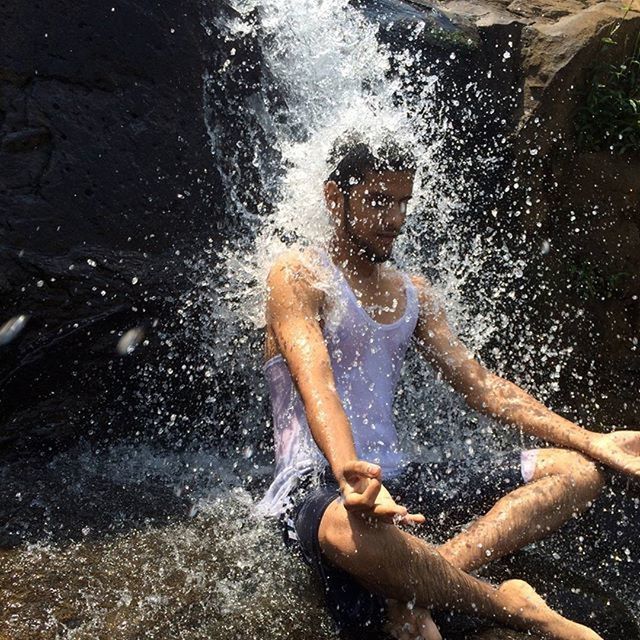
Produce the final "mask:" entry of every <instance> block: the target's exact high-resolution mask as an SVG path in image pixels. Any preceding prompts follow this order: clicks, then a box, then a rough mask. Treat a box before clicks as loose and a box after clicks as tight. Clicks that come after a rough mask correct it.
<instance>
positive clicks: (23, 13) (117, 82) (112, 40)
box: [0, 1, 222, 450]
mask: <svg viewBox="0 0 640 640" xmlns="http://www.w3.org/2000/svg"><path fill="white" fill-rule="evenodd" d="M199 11H200V5H199V3H196V2H192V3H181V4H180V5H179V6H178V5H176V4H175V3H170V2H152V3H146V4H145V5H144V6H142V5H140V4H138V3H135V2H126V1H124V2H118V3H115V4H113V5H109V6H106V5H104V6H98V5H96V4H95V3H94V4H92V3H90V2H82V1H76V2H71V3H67V4H66V5H65V7H64V10H63V9H62V8H59V9H53V8H51V7H49V6H47V5H46V4H45V3H35V4H31V5H29V6H28V7H27V6H26V5H24V4H23V3H21V2H8V3H4V4H3V6H2V8H1V9H0V29H1V31H2V41H3V47H2V52H1V53H0V114H1V117H0V208H1V209H2V217H1V220H0V291H1V293H2V299H3V310H2V319H0V324H2V323H4V322H5V321H6V320H9V319H10V318H12V317H14V316H16V315H19V314H24V315H27V316H28V318H29V319H28V322H27V324H26V327H25V328H24V330H23V331H22V333H21V334H20V335H19V336H18V337H16V339H14V340H13V341H12V342H11V343H10V344H8V345H5V346H3V347H2V357H1V358H0V380H2V395H3V398H2V404H1V408H0V422H1V423H2V427H1V428H0V442H3V443H4V445H5V446H6V447H10V448H12V449H14V450H15V449H16V447H17V448H24V447H27V448H28V447H29V446H30V445H37V444H38V443H42V442H49V443H51V442H58V441H64V440H65V439H67V440H68V439H69V438H73V437H74V436H75V435H77V434H78V433H80V432H85V433H86V429H83V428H82V427H81V426H80V425H81V424H82V423H85V424H86V419H87V417H88V416H90V415H91V414H95V415H96V416H97V415H99V414H100V413H102V412H104V411H105V410H108V409H109V407H111V408H112V409H113V408H114V407H115V405H116V402H115V398H116V397H117V394H118V391H121V390H122V387H123V386H126V380H127V377H128V373H129V372H130V371H131V369H130V368H129V366H128V365H125V364H124V363H122V362H120V361H119V359H118V357H117V354H116V351H115V347H116V344H117V341H118V338H119V337H120V335H121V334H122V333H123V332H125V331H126V330H128V329H130V328H132V327H135V326H138V325H145V326H147V328H148V329H150V324H151V323H152V322H153V320H154V319H156V318H158V317H163V316H165V315H166V314H171V303H170V301H169V302H167V299H168V298H170V296H171V295H173V294H175V293H176V292H177V291H180V290H181V288H182V287H184V286H185V284H184V281H183V280H182V278H181V276H182V273H181V271H182V262H183V257H182V256H183V255H184V253H183V254H182V255H180V249H181V248H182V249H183V250H184V247H185V245H187V246H189V247H191V246H192V245H193V244H194V243H198V242H200V241H206V238H207V237H209V236H212V237H214V238H215V237H217V236H218V235H219V234H218V230H217V225H218V224H219V223H220V220H221V217H222V213H221V211H220V210H219V209H218V207H217V205H216V197H215V194H216V193H217V192H218V191H217V190H218V189H219V184H218V181H217V176H216V174H215V171H214V170H213V168H212V166H211V155H210V149H209V146H208V134H207V131H206V128H205V123H204V120H203V117H202V82H203V81H202V75H203V72H204V69H205V65H206V62H205V60H206V55H205V54H204V53H203V51H205V50H206V49H207V38H208V37H207V35H206V33H205V32H204V30H203V28H202V25H201V24H200V12H199ZM176 252H177V253H176ZM138 357H139V359H142V360H144V359H145V356H143V355H141V354H139V355H138ZM118 380H120V382H118ZM118 387H119V390H118V391H116V392H115V394H114V388H115V389H117V388H118ZM89 390H91V391H90V392H89ZM80 413H82V416H80V415H79V414H80ZM98 420H99V419H98ZM102 427H104V428H107V427H106V426H105V424H104V423H103V424H102ZM97 428H98V429H99V427H97Z"/></svg>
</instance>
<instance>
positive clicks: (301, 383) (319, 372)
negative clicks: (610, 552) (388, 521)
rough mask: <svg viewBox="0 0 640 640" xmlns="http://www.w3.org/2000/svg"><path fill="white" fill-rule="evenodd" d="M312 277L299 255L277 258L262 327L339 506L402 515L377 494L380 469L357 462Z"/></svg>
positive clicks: (319, 294) (401, 510) (403, 511)
mask: <svg viewBox="0 0 640 640" xmlns="http://www.w3.org/2000/svg"><path fill="white" fill-rule="evenodd" d="M315 279H316V276H315V275H314V274H313V272H312V271H311V269H310V267H309V266H308V265H306V264H305V263H304V260H303V258H302V257H301V256H300V255H299V254H297V253H294V252H289V253H286V254H284V255H283V256H281V257H280V258H279V259H278V260H277V261H276V263H275V264H274V265H273V267H272V268H271V271H270V272H269V277H268V280H267V285H268V299H267V325H268V326H269V328H270V329H271V330H272V332H273V334H274V336H275V339H276V343H277V345H278V348H279V351H280V353H281V354H282V356H283V357H284V359H285V361H286V362H287V365H288V367H289V371H290V372H291V375H292V377H293V380H294V382H295V384H296V386H297V388H298V392H299V393H300V397H301V398H302V402H303V404H304V408H305V413H306V416H307V422H308V424H309V428H310V430H311V434H312V436H313V438H314V440H315V442H316V444H317V445H318V447H319V448H320V450H321V451H322V453H323V454H324V455H325V457H326V459H327V461H328V462H329V465H330V467H331V470H332V472H333V475H334V476H335V478H336V480H337V481H338V484H339V486H340V489H341V491H342V495H343V500H344V504H345V507H346V508H347V509H350V510H354V511H364V512H368V513H370V514H371V515H375V516H378V517H382V518H390V517H393V516H394V515H399V516H402V517H404V516H406V515H407V511H406V509H404V508H403V507H400V506H398V505H396V504H395V502H393V500H391V499H390V496H389V497H388V498H387V496H388V494H387V493H386V491H382V494H381V483H380V473H381V470H380V467H379V466H378V465H375V464H372V463H368V462H365V461H363V460H358V457H357V453H356V449H355V445H354V441H353V433H352V431H351V424H350V423H349V419H348V417H347V415H346V413H345V411H344V408H343V406H342V402H341V400H340V396H339V395H338V393H337V391H336V386H335V380H334V376H333V370H332V368H331V360H330V357H329V352H328V350H327V346H326V343H325V341H324V336H323V335H322V330H321V327H320V309H321V305H322V295H323V294H322V292H321V291H320V289H319V288H317V287H315V286H314V283H315ZM417 521H419V519H418V520H417Z"/></svg>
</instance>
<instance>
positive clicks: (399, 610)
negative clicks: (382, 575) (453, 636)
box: [385, 600, 442, 640]
mask: <svg viewBox="0 0 640 640" xmlns="http://www.w3.org/2000/svg"><path fill="white" fill-rule="evenodd" d="M387 617H388V618H389V622H388V623H387V625H386V627H385V630H386V631H387V632H388V633H390V634H391V635H392V636H393V637H394V638H397V640H414V639H415V638H421V639H422V640H442V636H441V635H440V632H439V631H438V627H436V624H435V622H434V621H433V619H432V618H431V612H430V611H429V610H428V609H422V608H420V607H411V605H408V604H405V603H404V602H399V601H398V600H387Z"/></svg>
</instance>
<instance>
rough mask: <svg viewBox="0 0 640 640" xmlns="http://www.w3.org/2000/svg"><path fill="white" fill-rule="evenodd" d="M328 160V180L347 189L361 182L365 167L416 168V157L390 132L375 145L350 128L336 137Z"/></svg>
mask: <svg viewBox="0 0 640 640" xmlns="http://www.w3.org/2000/svg"><path fill="white" fill-rule="evenodd" d="M327 163H328V165H329V167H330V168H331V172H330V173H329V176H328V177H327V180H326V181H327V182H335V183H336V184H337V185H338V187H340V191H342V192H343V193H348V192H349V189H351V187H353V186H355V185H356V184H358V183H360V182H362V181H363V180H364V178H365V176H366V174H367V172H368V171H376V172H377V171H412V172H413V171H415V170H416V158H415V156H414V155H413V153H412V152H411V150H410V149H408V148H406V147H404V146H402V145H401V144H399V143H398V142H397V141H396V140H395V139H394V138H393V137H392V136H391V135H390V134H387V135H385V136H384V137H383V139H382V142H381V143H380V144H379V145H377V146H376V147H375V148H372V146H371V145H370V144H369V143H368V142H367V141H365V139H364V138H363V136H362V135H361V134H360V133H358V132H357V131H353V130H349V131H346V132H345V133H344V134H342V135H341V136H340V137H339V138H337V139H336V140H335V142H334V143H333V145H332V147H331V151H330V152H329V157H328V159H327Z"/></svg>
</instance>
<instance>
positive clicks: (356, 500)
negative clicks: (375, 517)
mask: <svg viewBox="0 0 640 640" xmlns="http://www.w3.org/2000/svg"><path fill="white" fill-rule="evenodd" d="M380 487H382V483H381V482H380V481H379V480H375V479H373V478H371V479H370V480H369V483H368V485H367V487H366V489H365V490H364V491H363V492H362V493H357V492H356V491H352V492H351V493H348V494H347V495H346V496H345V497H344V506H345V509H347V510H349V511H354V510H364V509H366V510H371V509H373V507H374V505H375V503H376V498H377V497H378V494H379V493H380Z"/></svg>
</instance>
